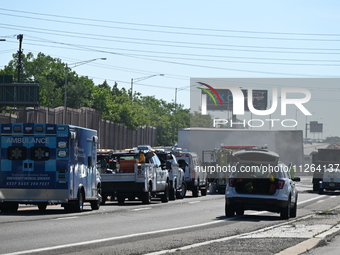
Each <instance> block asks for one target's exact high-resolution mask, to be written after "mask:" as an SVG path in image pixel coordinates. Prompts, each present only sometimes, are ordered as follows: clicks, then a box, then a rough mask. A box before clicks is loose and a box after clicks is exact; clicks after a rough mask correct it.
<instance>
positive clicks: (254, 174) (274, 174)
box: [233, 164, 284, 179]
mask: <svg viewBox="0 0 340 255" xmlns="http://www.w3.org/2000/svg"><path fill="white" fill-rule="evenodd" d="M234 170H235V172H234V173H233V177H236V178H256V179H257V178H263V179H266V178H282V177H284V176H283V174H284V173H283V172H282V171H283V170H284V169H283V168H282V166H280V165H261V164H259V165H250V164H238V165H237V166H236V168H235V169H234Z"/></svg>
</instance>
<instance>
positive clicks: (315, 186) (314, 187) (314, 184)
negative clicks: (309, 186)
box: [313, 182, 319, 191]
mask: <svg viewBox="0 0 340 255" xmlns="http://www.w3.org/2000/svg"><path fill="white" fill-rule="evenodd" d="M318 190H319V184H318V183H316V182H313V191H318Z"/></svg>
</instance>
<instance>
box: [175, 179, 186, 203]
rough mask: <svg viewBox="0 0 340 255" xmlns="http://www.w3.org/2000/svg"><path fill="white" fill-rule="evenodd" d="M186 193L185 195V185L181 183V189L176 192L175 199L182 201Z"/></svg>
mask: <svg viewBox="0 0 340 255" xmlns="http://www.w3.org/2000/svg"><path fill="white" fill-rule="evenodd" d="M186 193H187V185H186V184H185V182H182V185H181V187H180V188H179V190H177V191H176V197H177V199H183V198H184V197H185V194H186Z"/></svg>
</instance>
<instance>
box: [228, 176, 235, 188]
mask: <svg viewBox="0 0 340 255" xmlns="http://www.w3.org/2000/svg"><path fill="white" fill-rule="evenodd" d="M229 187H235V179H234V178H229Z"/></svg>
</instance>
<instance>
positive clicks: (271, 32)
mask: <svg viewBox="0 0 340 255" xmlns="http://www.w3.org/2000/svg"><path fill="white" fill-rule="evenodd" d="M0 10H4V11H10V12H17V13H26V14H34V15H39V16H47V17H56V18H66V19H73V20H82V21H94V22H102V23H114V24H123V25H133V26H146V27H156V28H170V29H182V30H198V31H213V32H228V33H250V34H272V35H298V36H340V34H329V33H328V34H321V33H293V32H277V31H276V32H273V31H270V32H268V31H249V30H231V29H211V28H197V27H182V26H167V25H159V24H158V25H155V24H145V23H133V22H121V21H109V20H101V19H89V18H79V17H74V16H72V17H71V16H64V15H56V14H46V13H37V12H28V11H19V10H11V9H6V8H0ZM5 15H6V14H5ZM7 15H9V14H7ZM53 21H55V20H53Z"/></svg>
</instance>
